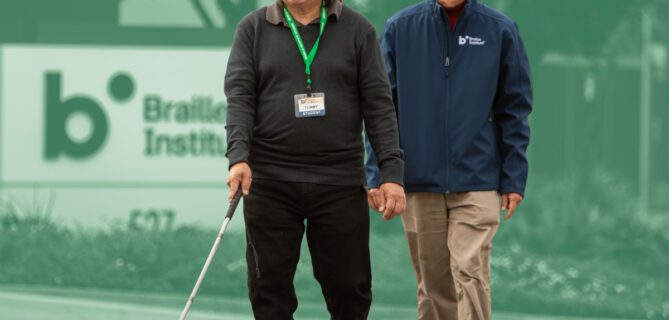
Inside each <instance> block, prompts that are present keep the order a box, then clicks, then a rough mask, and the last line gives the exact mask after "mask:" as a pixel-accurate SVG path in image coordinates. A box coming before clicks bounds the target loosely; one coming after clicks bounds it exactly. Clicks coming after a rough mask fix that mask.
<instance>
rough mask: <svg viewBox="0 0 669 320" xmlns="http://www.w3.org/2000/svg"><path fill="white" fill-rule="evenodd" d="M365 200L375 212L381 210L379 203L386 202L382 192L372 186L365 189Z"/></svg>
mask: <svg viewBox="0 0 669 320" xmlns="http://www.w3.org/2000/svg"><path fill="white" fill-rule="evenodd" d="M367 202H369V206H370V207H372V209H374V210H375V211H376V212H379V213H380V212H381V211H382V210H381V204H384V203H386V201H385V197H384V196H383V192H381V190H380V189H379V188H372V189H369V190H367Z"/></svg>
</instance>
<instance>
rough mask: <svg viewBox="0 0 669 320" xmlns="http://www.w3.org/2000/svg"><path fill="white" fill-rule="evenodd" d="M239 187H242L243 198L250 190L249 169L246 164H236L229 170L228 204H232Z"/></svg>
mask: <svg viewBox="0 0 669 320" xmlns="http://www.w3.org/2000/svg"><path fill="white" fill-rule="evenodd" d="M240 185H241V186H242V193H243V194H244V195H245V196H246V195H248V194H249V191H250V190H251V167H249V164H248V163H246V162H240V163H236V164H234V165H233V166H232V167H231V168H230V173H229V174H228V187H229V188H230V194H229V195H228V202H232V198H233V197H234V196H235V193H237V189H239V186H240Z"/></svg>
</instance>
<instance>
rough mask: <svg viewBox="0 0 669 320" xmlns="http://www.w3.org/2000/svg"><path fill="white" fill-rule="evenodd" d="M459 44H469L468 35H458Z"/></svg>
mask: <svg viewBox="0 0 669 320" xmlns="http://www.w3.org/2000/svg"><path fill="white" fill-rule="evenodd" d="M458 44H459V45H461V46H464V45H466V44H467V37H463V36H458Z"/></svg>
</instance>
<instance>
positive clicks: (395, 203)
mask: <svg viewBox="0 0 669 320" xmlns="http://www.w3.org/2000/svg"><path fill="white" fill-rule="evenodd" d="M367 201H368V202H369V206H370V207H371V208H372V209H374V210H376V211H377V212H379V213H382V214H383V220H386V221H388V220H391V219H392V218H394V217H396V216H398V215H400V214H402V212H404V209H405V208H406V205H407V200H406V196H405V195H404V188H403V187H402V186H401V185H399V184H397V183H393V182H386V183H383V184H381V186H379V187H378V188H371V189H369V190H368V191H367Z"/></svg>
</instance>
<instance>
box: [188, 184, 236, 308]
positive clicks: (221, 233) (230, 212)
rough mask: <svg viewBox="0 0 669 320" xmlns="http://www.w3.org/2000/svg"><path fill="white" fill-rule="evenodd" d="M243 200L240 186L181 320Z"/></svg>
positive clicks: (191, 303)
mask: <svg viewBox="0 0 669 320" xmlns="http://www.w3.org/2000/svg"><path fill="white" fill-rule="evenodd" d="M241 198H242V188H241V186H240V188H239V190H237V193H235V196H234V197H233V198H232V203H230V208H228V214H227V215H225V220H223V226H222V227H221V231H219V232H218V236H217V237H216V241H214V246H213V247H211V251H209V256H208V257H207V260H206V261H205V262H204V267H203V268H202V271H201V272H200V276H199V277H198V278H197V282H195V287H194V288H193V292H191V294H190V297H189V298H188V301H187V302H186V306H185V307H184V310H183V311H182V312H181V316H180V317H179V320H185V319H186V315H188V311H189V310H190V306H191V305H193V301H194V300H195V295H197V291H198V290H199V289H200V285H201V284H202V280H204V276H205V275H206V274H207V270H208V269H209V265H210V264H211V261H212V260H214V255H215V254H216V249H218V245H219V244H220V243H221V239H222V238H223V233H225V229H226V228H227V227H228V223H230V220H232V216H233V215H234V214H235V209H237V205H238V204H239V199H241Z"/></svg>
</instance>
